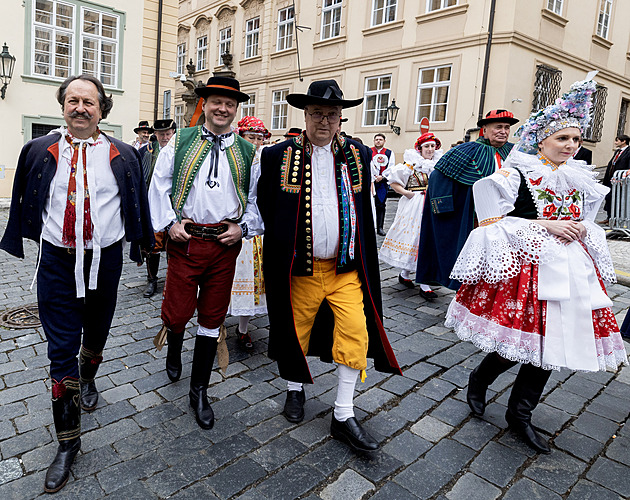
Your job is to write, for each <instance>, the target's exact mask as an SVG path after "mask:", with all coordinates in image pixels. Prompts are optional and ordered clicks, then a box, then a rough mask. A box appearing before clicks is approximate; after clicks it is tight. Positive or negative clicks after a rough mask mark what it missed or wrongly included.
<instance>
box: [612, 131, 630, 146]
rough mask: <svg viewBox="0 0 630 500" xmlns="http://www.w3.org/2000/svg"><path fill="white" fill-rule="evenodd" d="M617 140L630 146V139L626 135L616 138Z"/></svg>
mask: <svg viewBox="0 0 630 500" xmlns="http://www.w3.org/2000/svg"><path fill="white" fill-rule="evenodd" d="M615 139H617V140H618V141H622V142H625V143H626V146H628V145H630V137H628V136H627V135H625V134H621V135H618V136H617V137H615Z"/></svg>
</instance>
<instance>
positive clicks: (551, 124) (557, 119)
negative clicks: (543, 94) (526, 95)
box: [514, 79, 597, 154]
mask: <svg viewBox="0 0 630 500" xmlns="http://www.w3.org/2000/svg"><path fill="white" fill-rule="evenodd" d="M596 90H597V86H596V83H595V82H594V81H593V80H592V79H588V80H582V81H579V82H575V83H574V84H573V85H571V88H570V89H569V92H566V93H565V94H563V95H562V97H560V98H558V99H556V102H555V103H554V104H550V105H549V106H547V107H546V108H544V109H541V110H538V111H535V112H534V113H532V114H531V115H530V117H529V119H528V120H527V121H526V122H525V123H524V124H523V125H522V126H521V127H520V128H519V129H518V130H517V131H516V133H515V134H514V135H515V136H520V138H521V139H520V141H519V143H518V146H517V148H518V150H519V151H523V152H525V153H529V154H534V153H536V152H537V151H538V143H539V142H540V141H542V140H543V139H546V138H547V137H549V136H550V135H552V134H554V133H555V132H557V131H558V130H562V129H565V128H569V127H575V128H578V129H580V131H582V132H584V130H585V129H586V128H587V127H588V125H589V123H590V122H591V107H592V105H593V103H592V99H593V97H592V95H593V93H594V92H595V91H596Z"/></svg>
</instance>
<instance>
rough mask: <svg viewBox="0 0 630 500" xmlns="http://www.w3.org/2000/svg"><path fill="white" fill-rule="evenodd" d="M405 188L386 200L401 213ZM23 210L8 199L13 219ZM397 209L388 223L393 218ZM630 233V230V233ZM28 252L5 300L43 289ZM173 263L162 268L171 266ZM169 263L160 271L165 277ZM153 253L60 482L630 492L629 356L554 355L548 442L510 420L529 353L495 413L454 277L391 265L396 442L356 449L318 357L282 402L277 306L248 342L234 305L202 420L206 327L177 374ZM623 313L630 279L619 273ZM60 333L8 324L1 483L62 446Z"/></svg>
mask: <svg viewBox="0 0 630 500" xmlns="http://www.w3.org/2000/svg"><path fill="white" fill-rule="evenodd" d="M394 213H395V202H394V201H393V202H392V203H391V204H390V206H389V208H388V220H389V221H390V222H391V219H392V218H393V215H394ZM6 217H7V211H6V209H3V210H0V231H3V230H4V225H5V224H6ZM387 225H388V224H387ZM628 245H630V243H628ZM26 246H27V248H26V253H27V259H26V260H25V261H24V262H22V261H19V260H17V259H14V258H12V257H9V256H8V255H7V254H6V253H4V252H0V266H1V268H2V273H1V277H0V285H1V287H0V300H1V301H2V305H1V307H0V310H4V309H6V308H11V307H15V306H19V305H22V304H25V303H33V302H35V301H36V296H35V293H34V292H31V291H29V286H30V282H31V278H32V276H33V272H34V261H35V256H36V246H35V245H34V244H32V243H28V244H27V245H26ZM161 276H164V271H163V270H161ZM162 281H163V280H161V281H160V286H161V285H162ZM144 286H145V275H144V268H137V267H136V265H135V264H133V263H128V264H126V265H125V269H124V273H123V277H122V280H121V283H120V289H119V290H120V294H119V300H118V308H117V312H116V316H115V319H114V325H113V328H112V332H111V336H110V338H109V340H108V343H107V348H106V350H105V353H104V357H105V361H104V362H103V364H102V365H101V368H100V370H99V373H98V378H97V386H98V388H99V390H100V393H101V398H100V402H99V405H98V408H97V409H96V411H94V412H93V413H90V414H87V413H84V414H83V422H82V425H83V436H82V449H81V453H80V454H79V455H78V456H77V459H76V461H75V464H74V466H73V468H72V478H71V479H70V481H69V482H68V484H67V486H66V487H65V488H64V489H63V490H62V491H61V492H59V493H58V494H57V495H56V496H55V498H58V499H61V498H73V499H77V498H79V499H80V498H86V499H90V500H94V499H97V498H102V497H107V498H111V499H114V498H121V499H125V500H130V499H134V498H138V499H151V498H176V499H213V498H240V499H243V500H244V499H257V500H260V499H263V500H264V499H292V498H309V499H318V498H320V499H344V500H346V499H360V498H373V499H388V500H389V499H396V500H403V499H411V498H436V499H445V498H447V499H450V500H457V499H466V500H474V499H483V500H486V499H494V498H505V499H523V498H541V499H560V498H568V499H572V500H573V499H598V500H602V499H613V498H614V499H619V498H628V497H630V431H629V430H628V429H626V428H625V427H624V424H625V423H626V422H627V420H628V416H629V414H630V367H628V368H624V369H623V370H621V371H619V372H617V373H602V372H600V373H595V374H588V373H572V372H569V371H562V372H559V373H558V372H556V373H554V374H553V375H552V377H551V379H550V381H549V383H548V384H547V387H546V391H545V396H544V399H543V401H542V403H541V404H540V406H539V407H538V408H537V410H536V412H535V414H534V423H535V425H537V426H538V427H539V428H540V429H542V430H543V431H544V433H545V435H546V437H548V438H549V439H550V440H551V443H552V449H553V451H552V453H551V454H550V455H546V456H543V455H540V456H537V455H536V454H534V453H533V452H532V451H531V450H530V449H529V448H527V447H526V446H525V445H523V444H521V443H520V442H519V441H518V440H517V439H515V437H514V436H513V435H512V433H511V432H509V431H507V430H506V423H505V420H504V417H503V415H504V413H505V405H506V402H507V393H506V391H509V388H510V386H511V384H512V382H513V380H514V376H515V370H514V369H512V370H510V372H508V373H507V374H505V375H503V376H502V377H500V378H499V379H498V380H497V382H496V383H495V384H493V385H492V386H491V390H490V391H489V392H490V397H491V402H490V404H489V405H488V408H487V411H486V415H485V417H484V418H483V419H476V418H471V417H470V415H469V412H468V407H467V405H466V403H465V390H466V384H467V380H468V374H469V372H470V370H471V368H472V367H474V366H475V365H476V364H477V363H478V362H479V361H480V359H481V357H482V355H483V354H482V353H481V352H479V351H478V350H477V349H476V348H475V347H474V346H472V345H471V344H470V343H465V342H461V341H459V340H458V339H457V337H456V336H455V335H454V334H453V333H452V332H451V331H449V330H447V329H446V328H444V327H443V319H444V313H445V310H446V307H447V305H448V303H449V301H450V300H451V298H452V294H451V293H446V291H445V290H444V289H439V290H438V293H440V295H441V297H440V298H439V299H438V300H437V301H435V302H434V303H427V302H425V301H424V300H423V299H421V298H420V297H419V296H418V293H417V290H407V289H403V288H402V286H401V285H399V284H398V282H397V279H396V270H394V269H391V268H383V269H382V286H383V293H384V313H385V327H386V329H387V331H388V334H389V339H390V342H391V343H392V345H393V348H394V350H395V351H396V354H397V356H398V360H399V362H400V364H401V366H402V367H403V373H404V376H386V375H383V374H380V373H378V372H375V371H374V370H373V369H369V370H368V378H367V380H366V381H365V383H363V384H361V383H359V384H358V391H359V394H358V395H357V397H356V399H355V403H356V410H357V417H358V418H359V419H360V420H362V421H363V422H364V424H365V426H366V427H367V428H368V429H369V430H370V431H371V432H372V433H373V435H374V436H375V437H377V438H378V440H379V441H380V442H381V444H382V448H381V450H380V451H379V452H377V453H374V454H373V455H362V456H360V455H355V454H354V453H352V452H351V451H350V450H349V449H348V448H347V447H346V446H345V445H343V444H340V443H339V442H337V441H335V440H333V439H332V438H331V437H330V436H329V425H330V417H331V411H332V410H331V409H332V405H333V402H334V399H335V387H336V376H335V373H334V366H333V365H329V364H324V363H320V362H316V361H314V360H311V363H310V365H311V369H312V372H313V375H314V377H315V384H314V385H313V386H307V387H306V394H307V403H306V418H305V420H304V422H302V423H301V424H299V425H294V424H290V423H289V422H287V421H286V420H285V419H284V417H282V415H281V411H282V407H283V404H284V390H285V386H284V384H283V383H282V381H281V380H280V379H279V377H278V373H277V369H276V366H275V363H273V362H271V361H270V360H269V359H268V358H267V356H266V348H267V326H268V322H267V317H266V316H262V317H257V318H255V319H254V320H253V321H252V322H251V325H250V328H251V330H250V333H251V335H252V337H253V339H254V341H255V342H254V346H255V352H254V353H253V354H247V355H245V354H242V353H240V352H238V350H237V349H236V345H235V337H234V333H233V332H234V326H235V321H234V318H229V319H228V320H227V323H228V325H230V330H229V331H230V333H231V335H230V337H229V339H228V345H229V348H230V353H231V357H232V359H231V363H230V366H229V369H228V373H227V376H226V377H225V379H224V378H223V377H222V376H221V375H220V373H219V372H218V370H216V369H215V372H214V373H213V376H212V379H211V387H210V388H209V395H210V396H211V397H212V399H213V401H214V402H213V408H214V411H215V414H216V424H215V426H214V429H212V430H210V431H203V430H201V429H199V427H198V426H197V424H196V423H195V421H194V418H193V416H192V415H191V410H190V408H189V407H188V397H187V393H188V384H189V376H190V363H191V359H192V348H193V339H192V336H191V334H190V332H191V331H192V330H193V327H191V328H189V330H188V333H187V334H186V341H185V342H184V353H183V359H184V372H183V375H182V379H181V380H180V381H178V382H177V383H170V382H169V380H168V378H167V376H166V373H165V371H164V357H165V354H166V352H165V351H166V350H163V351H162V352H157V351H156V350H155V348H154V347H153V344H152V338H153V336H154V335H155V333H156V332H157V329H158V326H159V324H160V319H159V316H160V314H159V308H160V297H159V295H158V296H156V297H153V298H152V299H144V298H142V290H143V288H144ZM609 294H610V296H611V297H612V298H613V301H614V312H615V313H616V314H617V315H618V318H619V319H622V318H623V315H624V314H625V311H626V310H627V309H628V306H629V304H630V289H629V288H627V287H626V286H623V285H614V286H611V287H610V288H609ZM47 365H48V361H47V359H46V343H45V341H44V335H43V332H42V330H41V328H37V329H32V330H7V329H0V453H1V460H0V498H2V499H3V500H8V499H20V500H23V499H30V498H34V497H38V496H40V495H42V496H43V481H44V474H45V470H46V468H47V466H48V465H49V463H50V461H51V460H52V457H53V456H54V453H55V449H56V446H57V445H56V442H55V439H54V428H53V425H52V414H51V410H50V380H49V379H48V371H47Z"/></svg>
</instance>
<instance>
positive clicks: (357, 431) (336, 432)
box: [330, 414, 379, 451]
mask: <svg viewBox="0 0 630 500" xmlns="http://www.w3.org/2000/svg"><path fill="white" fill-rule="evenodd" d="M330 433H331V434H332V437H334V438H335V439H338V440H339V441H344V442H345V443H347V444H349V445H350V446H351V447H352V448H354V449H355V450H357V451H375V450H378V448H379V445H378V443H377V442H376V441H375V440H374V438H373V437H372V436H370V435H369V434H368V433H367V431H366V430H365V429H364V428H363V427H362V426H361V424H360V423H359V421H358V420H357V419H356V418H355V417H350V418H349V419H348V420H346V421H344V422H339V420H337V419H336V418H335V415H334V414H333V416H332V421H331V422H330Z"/></svg>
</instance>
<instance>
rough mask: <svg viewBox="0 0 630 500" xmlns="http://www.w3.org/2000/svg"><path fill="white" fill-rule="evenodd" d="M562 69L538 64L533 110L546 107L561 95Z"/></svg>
mask: <svg viewBox="0 0 630 500" xmlns="http://www.w3.org/2000/svg"><path fill="white" fill-rule="evenodd" d="M561 83H562V71H560V70H559V69H556V68H551V67H549V66H546V65H544V64H539V65H538V66H536V81H535V82H534V98H533V99H532V111H537V110H539V109H543V108H546V107H547V106H549V105H550V104H552V103H553V102H555V100H556V99H557V98H558V96H559V95H560V84H561Z"/></svg>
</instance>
